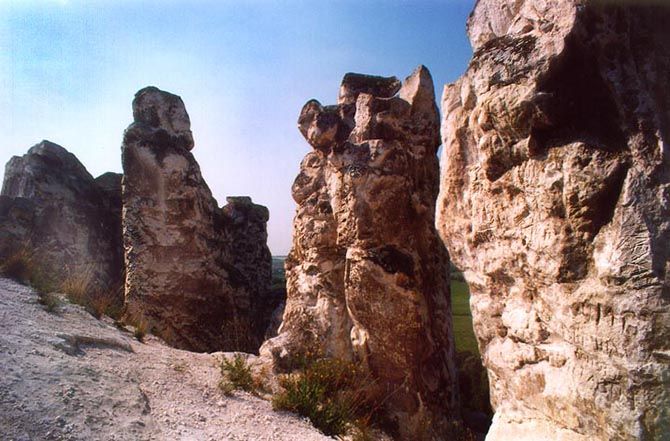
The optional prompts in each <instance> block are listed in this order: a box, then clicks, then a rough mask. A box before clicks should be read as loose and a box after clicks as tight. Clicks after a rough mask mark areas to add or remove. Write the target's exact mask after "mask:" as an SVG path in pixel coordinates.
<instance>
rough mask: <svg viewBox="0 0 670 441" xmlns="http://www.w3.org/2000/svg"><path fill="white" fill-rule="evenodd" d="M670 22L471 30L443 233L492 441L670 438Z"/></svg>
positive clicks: (455, 100) (608, 12)
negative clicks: (488, 408)
mask: <svg viewBox="0 0 670 441" xmlns="http://www.w3.org/2000/svg"><path fill="white" fill-rule="evenodd" d="M654 4H655V6H654ZM669 20H670V11H669V10H668V7H667V6H663V5H661V4H660V3H655V2H641V4H639V5H637V6H635V5H631V6H623V3H621V4H618V3H615V2H612V3H609V5H607V2H603V3H600V2H578V1H570V0H560V1H523V0H521V1H518V0H515V1H511V0H510V1H503V2H500V1H497V0H480V1H479V2H478V4H477V6H476V8H475V11H474V12H473V14H472V16H471V18H470V20H469V23H468V25H469V26H468V31H469V35H470V40H471V41H472V44H473V46H474V51H475V53H474V56H473V59H472V61H471V63H470V66H469V68H468V70H467V72H466V74H465V75H464V76H463V77H462V78H461V79H459V80H458V81H457V82H456V83H455V84H451V85H448V86H447V87H446V88H445V90H444V96H443V113H444V115H445V117H444V121H443V127H442V134H443V140H444V153H443V174H442V178H441V193H440V197H439V202H438V222H437V224H438V228H439V229H440V232H441V234H442V237H443V239H444V240H445V242H446V243H447V247H448V248H449V251H450V253H451V257H452V259H453V260H454V262H455V263H456V265H458V266H459V267H460V268H462V269H464V270H465V275H466V278H467V280H468V283H469V285H470V291H471V293H472V298H471V307H472V313H473V319H474V326H475V332H476V334H477V337H478V340H479V345H480V349H481V353H482V355H483V359H484V363H485V365H486V367H487V369H488V374H489V378H490V384H491V391H492V392H491V393H492V397H491V398H492V404H493V406H494V408H495V410H496V415H495V417H494V421H493V426H492V427H491V430H490V432H489V435H488V438H487V440H489V441H497V440H510V439H515V440H537V439H543V440H559V439H560V440H583V441H586V440H652V439H653V440H661V439H670V438H668V437H669V436H670V435H668V434H670V414H669V412H670V377H669V376H668V372H669V371H670V295H669V294H668V293H669V292H670V291H669V288H670V287H669V282H668V278H669V277H670V272H669V270H670V266H669V259H668V257H669V252H670V251H669V249H668V247H667V244H668V241H669V240H670V230H669V227H670V222H669V220H670V217H669V214H670V213H669V211H668V210H669V209H670V185H669V184H670V182H669V179H670V165H669V162H668V161H669V159H668V155H669V154H670V152H669V151H668V139H669V138H668V136H669V135H670V133H669V130H670V129H669V128H670V114H669V109H670V94H669V93H668V92H667V87H666V85H667V83H668V80H670V76H669V75H670V74H669V72H670V58H669V57H668V54H670V33H668V32H667V31H666V30H665V29H666V28H667V23H668V22H669Z"/></svg>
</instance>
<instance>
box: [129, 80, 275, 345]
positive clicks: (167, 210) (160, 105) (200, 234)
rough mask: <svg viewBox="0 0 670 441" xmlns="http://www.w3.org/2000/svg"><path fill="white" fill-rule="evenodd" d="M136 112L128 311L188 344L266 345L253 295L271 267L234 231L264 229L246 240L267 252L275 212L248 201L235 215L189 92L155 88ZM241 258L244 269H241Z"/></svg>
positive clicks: (142, 94) (143, 93)
mask: <svg viewBox="0 0 670 441" xmlns="http://www.w3.org/2000/svg"><path fill="white" fill-rule="evenodd" d="M133 115H134V119H135V122H133V123H132V124H131V125H130V126H129V127H128V129H127V130H126V132H125V134H124V140H123V170H124V180H123V204H124V206H123V237H124V247H125V260H126V307H127V314H128V316H129V317H130V318H131V319H134V320H136V321H140V322H141V321H146V322H147V324H148V326H149V328H151V329H153V330H154V332H156V333H157V334H158V335H160V336H161V337H162V338H163V339H164V340H166V341H167V342H168V343H170V344H172V345H174V346H176V347H179V348H184V349H190V350H196V351H217V350H222V349H227V350H245V351H253V350H255V349H257V348H258V345H259V342H258V341H257V339H256V338H255V334H254V333H253V332H252V324H251V319H250V317H249V312H250V309H251V305H252V296H253V295H254V294H257V293H258V292H261V289H260V288H258V289H257V288H256V286H255V284H256V283H261V282H262V283H266V281H265V280H263V281H260V280H257V279H256V277H258V278H262V277H264V276H263V275H262V274H261V273H262V272H263V271H262V270H261V267H262V266H263V265H264V264H265V263H264V261H260V262H258V265H259V269H257V271H258V273H256V272H253V271H250V270H249V267H250V266H251V265H252V263H251V256H238V257H233V254H236V253H237V250H238V249H247V248H248V247H247V245H243V244H239V243H236V242H235V238H234V237H233V233H231V231H236V230H237V229H239V230H240V231H245V228H247V230H246V231H247V232H250V231H251V230H253V231H254V232H258V234H260V235H261V237H258V238H248V239H245V240H246V241H247V242H246V243H247V244H249V243H253V245H249V246H250V247H252V248H253V247H255V248H254V250H252V251H253V252H258V253H259V254H262V251H261V248H262V247H261V245H260V242H263V241H265V237H266V236H265V230H264V225H263V226H262V227H261V223H263V222H264V221H265V219H267V211H266V210H264V209H262V208H259V206H254V205H249V207H246V208H243V207H242V206H243V205H245V204H243V203H241V202H239V201H234V202H233V205H232V206H230V208H229V209H228V210H227V214H228V215H226V214H224V213H223V212H222V210H221V209H220V208H219V207H218V205H217V202H216V200H215V199H214V198H213V197H212V194H211V192H210V190H209V187H208V186H207V184H206V183H205V181H204V180H203V178H202V175H201V173H200V167H199V166H198V163H197V162H196V160H195V158H194V157H193V155H192V154H191V152H190V150H191V149H192V148H193V137H192V134H191V130H190V120H189V116H188V114H187V112H186V109H185V107H184V103H183V102H182V100H181V98H179V97H178V96H176V95H172V94H170V93H167V92H163V91H161V90H159V89H157V88H155V87H147V88H145V89H142V90H140V91H139V92H138V93H137V94H136V95H135V100H134V101H133ZM249 204H251V202H250V201H249ZM245 210H246V211H245ZM242 212H244V213H245V214H244V215H245V216H249V217H251V218H253V220H252V225H251V226H244V227H241V226H239V225H235V222H236V221H246V219H242V217H241V216H242V214H241V213H242ZM229 221H230V222H229ZM231 222H232V225H231V226H229V225H228V224H229V223H231ZM266 250H267V248H266ZM252 251H250V252H252ZM262 258H263V259H265V256H262ZM240 261H241V262H243V263H244V267H243V268H237V267H236V263H239V262H240ZM268 265H269V262H268ZM250 279H251V280H250Z"/></svg>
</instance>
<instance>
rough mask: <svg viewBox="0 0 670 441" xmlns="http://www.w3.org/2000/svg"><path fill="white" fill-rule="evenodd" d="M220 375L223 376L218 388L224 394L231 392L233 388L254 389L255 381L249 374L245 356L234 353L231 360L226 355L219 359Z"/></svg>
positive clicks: (253, 390)
mask: <svg viewBox="0 0 670 441" xmlns="http://www.w3.org/2000/svg"><path fill="white" fill-rule="evenodd" d="M221 375H222V376H223V378H222V380H221V382H220V383H219V388H220V389H221V390H223V392H224V393H226V395H229V394H230V393H232V390H234V389H240V390H243V391H246V392H251V393H255V391H256V383H255V381H254V378H253V376H252V375H251V368H250V367H249V365H248V364H247V360H246V358H245V357H244V356H242V355H240V354H235V356H234V357H233V359H232V360H229V359H228V358H226V357H224V358H223V359H222V360H221Z"/></svg>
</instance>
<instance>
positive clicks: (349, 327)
mask: <svg viewBox="0 0 670 441" xmlns="http://www.w3.org/2000/svg"><path fill="white" fill-rule="evenodd" d="M438 126H439V116H438V111H437V108H436V106H435V100H434V92H433V84H432V79H431V77H430V74H429V72H428V70H427V69H426V68H424V67H420V68H418V69H417V70H416V71H415V72H414V73H413V74H412V75H411V76H410V77H408V78H407V79H406V80H405V81H404V82H403V83H402V84H401V83H400V82H399V81H398V80H396V79H395V78H381V77H370V76H364V75H357V74H347V75H346V76H345V78H344V80H343V82H342V86H341V89H340V96H339V100H338V105H336V106H325V107H324V106H322V105H321V104H320V103H318V102H317V101H314V100H312V101H309V102H308V103H307V104H306V105H305V106H304V108H303V110H302V112H301V115H300V119H299V128H300V131H301V132H302V134H303V135H304V136H305V138H306V139H307V140H308V142H309V143H310V144H311V146H312V147H313V148H314V150H313V151H312V152H310V153H308V154H307V156H305V159H304V160H303V162H302V164H301V169H300V174H299V175H298V177H297V178H296V180H295V183H294V184H293V189H292V192H293V198H294V199H295V201H296V202H297V204H298V208H297V213H296V217H295V220H294V224H293V228H294V231H293V247H292V249H291V252H290V254H289V257H288V259H287V261H286V269H287V293H288V299H287V304H286V310H285V313H284V321H283V324H282V326H281V328H280V335H279V336H278V337H276V338H275V339H272V340H269V341H268V342H266V343H265V344H264V346H263V347H262V348H261V355H262V356H263V357H266V358H270V359H272V360H273V362H274V363H275V364H274V367H275V368H277V369H281V368H282V367H283V366H285V364H284V363H285V361H286V360H288V359H290V358H291V357H292V356H293V355H295V354H298V353H300V352H301V351H304V350H305V348H309V349H311V350H317V351H319V352H321V353H323V354H324V355H326V356H331V357H338V358H342V359H346V360H355V361H358V362H360V363H361V364H362V365H363V366H364V367H365V368H366V369H368V370H369V372H370V373H371V375H372V377H373V378H374V379H375V380H376V381H378V382H379V384H381V385H383V386H385V387H386V388H387V389H388V390H389V391H392V392H393V393H391V394H389V398H388V400H387V401H386V403H385V404H386V408H385V409H384V410H383V411H384V413H385V415H386V417H387V419H388V421H389V423H391V424H390V425H391V427H394V430H393V431H394V432H395V435H396V436H397V437H399V438H400V439H415V436H416V434H417V433H418V432H419V427H420V426H422V425H423V426H426V425H430V424H429V423H427V422H431V423H432V429H434V432H435V433H434V435H435V436H440V435H442V432H441V431H442V430H443V426H445V425H446V423H447V422H448V420H449V419H450V418H451V417H452V416H451V415H450V413H451V412H455V411H454V407H455V400H456V397H455V394H456V389H455V386H454V380H455V378H454V376H455V373H454V364H453V339H452V336H451V312H450V305H449V287H448V284H447V270H446V268H448V256H447V254H446V252H445V249H444V247H443V245H442V243H441V241H440V240H439V238H438V235H437V233H436V231H435V228H434V208H435V198H436V196H437V192H438V179H439V177H438V162H437V157H436V150H437V147H438V145H439V143H440V142H439V133H438Z"/></svg>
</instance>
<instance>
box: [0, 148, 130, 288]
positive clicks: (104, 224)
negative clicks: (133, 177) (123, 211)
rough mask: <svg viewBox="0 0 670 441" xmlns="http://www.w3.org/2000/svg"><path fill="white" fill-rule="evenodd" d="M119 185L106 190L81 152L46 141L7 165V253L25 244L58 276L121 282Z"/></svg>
mask: <svg viewBox="0 0 670 441" xmlns="http://www.w3.org/2000/svg"><path fill="white" fill-rule="evenodd" d="M120 191H121V190H120V187H116V188H114V187H110V188H107V190H103V188H102V187H101V186H99V185H98V183H97V182H96V180H94V179H93V177H92V176H91V175H90V174H89V173H88V172H87V171H86V169H85V168H84V166H83V165H82V164H81V163H80V162H79V161H78V160H77V158H76V157H75V156H74V155H73V154H71V153H69V152H68V151H67V150H65V149H64V148H63V147H61V146H59V145H56V144H54V143H51V142H49V141H42V142H41V143H39V144H37V145H35V146H34V147H32V148H31V149H30V150H29V151H28V153H27V154H26V155H24V156H22V157H18V156H15V157H13V158H12V159H11V160H10V161H9V162H8V163H7V166H6V168H5V180H4V183H3V187H2V195H3V196H5V197H3V198H2V201H1V202H0V206H2V208H0V213H1V214H0V230H2V232H1V233H0V236H2V245H0V246H1V247H2V254H1V255H2V257H7V255H8V254H10V253H12V252H15V251H17V250H18V249H19V248H23V249H25V250H26V251H27V252H29V253H30V254H32V256H33V260H34V261H35V263H36V265H38V266H39V267H40V268H42V269H43V270H44V271H45V273H46V274H48V276H49V277H50V278H52V279H53V281H54V282H62V281H64V280H65V279H67V278H68V277H90V278H91V281H92V283H93V286H92V287H97V288H101V289H111V290H114V288H115V287H116V286H117V285H118V284H119V283H121V277H122V273H123V258H122V254H121V249H120V247H119V244H120V238H121V229H120V213H119V212H118V210H114V209H113V208H112V204H113V202H112V201H113V200H116V199H120V196H121V193H120Z"/></svg>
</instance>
